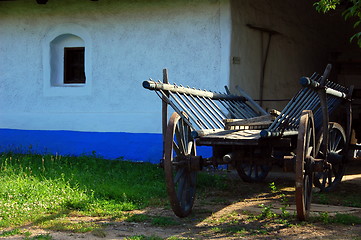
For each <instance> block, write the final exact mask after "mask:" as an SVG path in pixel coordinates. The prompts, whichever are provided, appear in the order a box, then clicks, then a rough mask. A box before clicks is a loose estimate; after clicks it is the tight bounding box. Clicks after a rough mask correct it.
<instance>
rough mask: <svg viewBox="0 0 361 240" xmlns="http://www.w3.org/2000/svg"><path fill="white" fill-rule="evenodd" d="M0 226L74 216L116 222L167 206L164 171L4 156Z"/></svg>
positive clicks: (70, 159)
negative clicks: (143, 210) (125, 213)
mask: <svg viewBox="0 0 361 240" xmlns="http://www.w3.org/2000/svg"><path fill="white" fill-rule="evenodd" d="M0 179H1V181H2V184H1V185H0V206H1V208H0V227H2V228H4V227H9V226H17V225H21V224H25V223H27V222H35V223H38V224H41V223H43V222H46V221H51V220H53V219H58V218H62V217H63V216H64V217H65V216H67V215H68V214H69V213H70V212H77V214H86V215H91V216H106V215H111V216H112V217H117V216H120V215H122V214H123V211H126V210H133V209H140V208H143V207H146V206H149V205H157V204H158V205H159V204H164V203H166V202H167V198H166V197H167V196H166V192H165V183H164V176H163V171H162V169H159V168H158V167H157V166H155V165H152V164H148V163H141V164H140V163H134V162H127V161H117V160H114V161H109V160H104V159H99V158H95V157H92V156H83V157H63V156H52V155H49V156H41V155H13V154H6V155H1V156H0Z"/></svg>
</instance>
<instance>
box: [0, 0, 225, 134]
mask: <svg viewBox="0 0 361 240" xmlns="http://www.w3.org/2000/svg"><path fill="white" fill-rule="evenodd" d="M230 21H231V19H230V6H229V2H228V0H204V1H201V0H187V1H184V0H177V1H174V0H160V1H147V0H143V1H131V0H128V1H116V0H101V1H97V2H93V1H89V0H81V1H74V0H62V1H58V0H50V1H49V2H48V3H47V4H46V5H38V4H36V3H35V1H28V0H18V1H8V2H7V1H6V2H3V1H1V2H0V73H1V74H0V128H9V129H26V130H75V131H99V132H134V133H142V132H147V133H160V132H161V125H160V122H161V120H160V106H161V102H160V100H159V99H158V98H157V97H156V96H155V94H154V93H151V92H149V91H148V90H145V89H143V88H142V86H141V83H142V81H144V80H147V79H148V78H150V77H151V78H153V79H155V80H157V79H161V78H162V69H163V68H168V70H169V79H170V82H178V83H183V84H186V85H187V84H188V85H192V86H198V87H200V88H207V89H222V88H223V86H224V85H227V84H228V81H229V59H230V56H229V51H230V47H229V46H230V36H231V32H230V31H231V22H230ZM66 28H68V30H69V31H70V33H71V34H75V35H76V30H77V29H82V31H83V33H82V34H80V33H79V34H80V36H85V35H86V36H87V37H85V38H86V41H85V46H86V54H91V66H90V67H91V74H92V81H91V86H90V89H88V90H89V91H88V90H87V91H85V94H84V93H83V94H79V95H77V94H68V93H67V92H69V91H71V88H70V87H68V88H67V89H63V90H62V91H61V92H62V93H59V94H48V92H47V91H49V88H46V87H45V88H44V84H46V81H45V82H44V71H47V70H46V62H47V61H46V57H47V55H46V54H45V56H44V55H43V54H44V47H46V46H47V41H49V40H51V37H49V36H51V35H52V34H53V33H54V32H57V31H59V32H62V31H63V30H64V29H66ZM64 31H66V30H64ZM64 33H67V32H64ZM82 40H84V39H82ZM89 42H91V45H88V46H91V48H89V47H87V43H89ZM44 58H45V60H44ZM44 62H45V63H44ZM44 64H45V65H44ZM45 75H46V74H45ZM45 77H46V76H45Z"/></svg>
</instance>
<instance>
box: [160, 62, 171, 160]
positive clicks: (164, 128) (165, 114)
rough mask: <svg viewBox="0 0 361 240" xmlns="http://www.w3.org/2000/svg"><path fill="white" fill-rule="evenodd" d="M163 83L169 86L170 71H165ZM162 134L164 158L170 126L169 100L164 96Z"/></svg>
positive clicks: (167, 93)
mask: <svg viewBox="0 0 361 240" xmlns="http://www.w3.org/2000/svg"><path fill="white" fill-rule="evenodd" d="M163 83H166V84H168V70H167V69H163ZM165 94H166V95H167V97H169V92H168V91H165ZM162 100H163V101H162V134H163V156H164V140H165V134H166V131H167V124H168V103H167V99H166V98H165V97H164V96H163V97H162Z"/></svg>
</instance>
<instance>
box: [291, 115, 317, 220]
mask: <svg viewBox="0 0 361 240" xmlns="http://www.w3.org/2000/svg"><path fill="white" fill-rule="evenodd" d="M310 157H313V158H314V157H315V127H314V118H313V114H312V111H309V110H304V111H303V112H302V115H301V119H300V126H299V129H298V137H297V152H296V194H295V195H296V196H295V197H296V208H297V217H298V219H299V220H301V221H303V220H306V219H307V218H308V216H309V213H310V206H311V197H312V182H313V171H312V164H311V159H310Z"/></svg>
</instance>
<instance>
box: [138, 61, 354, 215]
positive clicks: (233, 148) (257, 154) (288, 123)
mask: <svg viewBox="0 0 361 240" xmlns="http://www.w3.org/2000/svg"><path fill="white" fill-rule="evenodd" d="M330 70H331V65H327V67H326V69H325V71H324V74H323V75H322V76H320V75H318V74H316V73H315V74H313V75H312V76H310V77H302V78H301V79H300V83H301V85H302V88H301V90H300V91H299V92H298V93H297V94H296V95H295V96H294V97H293V98H292V99H291V100H290V101H289V103H288V104H287V106H286V107H285V108H284V109H283V110H282V111H281V112H278V111H271V112H270V113H268V112H266V111H265V110H264V109H262V108H261V107H260V106H259V105H258V104H257V103H256V102H255V101H254V100H252V99H251V98H250V97H249V96H248V95H247V94H246V93H245V92H244V91H243V90H242V89H241V88H239V87H237V90H238V92H239V94H238V95H233V94H231V93H230V91H229V90H228V88H227V87H226V93H218V92H213V91H206V90H200V89H195V88H190V87H183V86H181V85H176V84H168V77H167V72H166V70H165V71H164V72H163V74H164V75H163V79H164V80H163V82H160V81H158V82H155V81H152V80H149V81H144V82H143V87H145V88H147V89H149V90H154V91H155V92H156V93H157V94H158V95H159V97H160V98H161V99H162V100H163V112H162V118H163V140H164V159H163V161H164V163H163V166H164V170H165V176H166V183H167V191H168V195H169V199H170V203H171V206H172V209H173V211H174V213H175V214H176V215H177V216H179V217H186V216H188V215H189V214H190V212H191V210H192V207H193V202H194V199H195V188H196V173H197V172H198V171H200V170H202V168H204V167H206V166H210V165H213V166H217V165H220V164H230V165H231V166H233V167H234V168H235V169H236V170H237V172H238V174H239V176H240V177H241V178H242V179H243V180H244V181H247V182H259V181H262V180H264V178H265V177H266V176H267V174H268V172H269V171H270V169H271V166H272V165H273V164H275V163H277V164H281V165H282V166H283V168H284V170H285V171H294V172H295V188H296V191H295V194H296V208H297V216H298V218H299V219H300V220H306V219H307V217H308V215H309V212H310V203H311V195H312V187H313V185H315V186H317V187H318V188H320V189H321V190H322V191H330V190H332V189H333V188H334V187H335V186H336V184H337V183H339V182H340V181H341V179H342V177H343V175H344V173H345V167H346V165H347V162H348V159H349V158H348V155H349V154H348V150H349V145H350V138H351V95H352V89H353V88H352V87H350V88H347V87H344V86H341V85H339V84H336V83H333V82H330V81H328V75H329V73H330ZM167 106H171V107H172V108H173V109H174V111H175V112H174V113H173V114H172V115H171V117H170V119H169V121H168V123H167ZM340 106H342V107H343V108H344V110H345V112H344V113H345V115H346V121H345V124H344V125H345V129H346V131H345V130H344V128H343V127H342V126H341V124H339V123H336V122H330V121H329V117H330V115H331V114H332V112H334V111H335V110H336V109H337V108H338V107H340ZM196 144H197V145H203V146H211V147H212V149H213V156H212V157H210V158H203V157H202V156H197V154H196Z"/></svg>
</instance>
